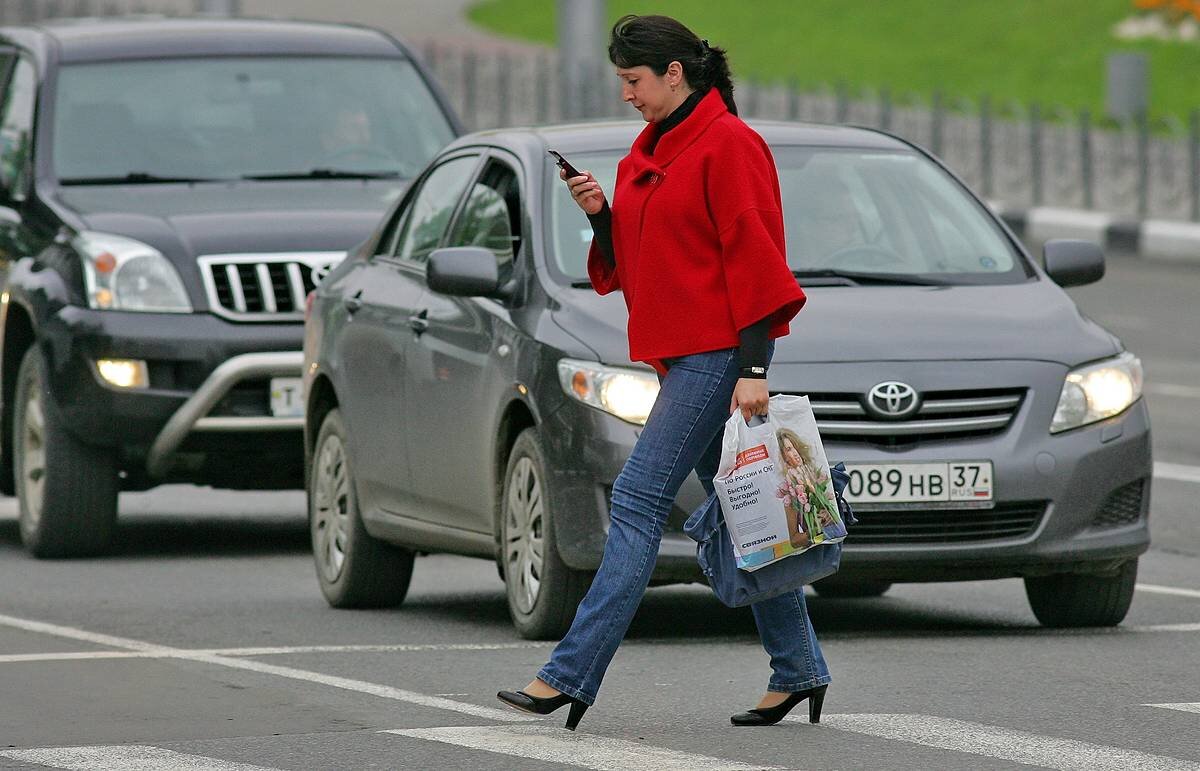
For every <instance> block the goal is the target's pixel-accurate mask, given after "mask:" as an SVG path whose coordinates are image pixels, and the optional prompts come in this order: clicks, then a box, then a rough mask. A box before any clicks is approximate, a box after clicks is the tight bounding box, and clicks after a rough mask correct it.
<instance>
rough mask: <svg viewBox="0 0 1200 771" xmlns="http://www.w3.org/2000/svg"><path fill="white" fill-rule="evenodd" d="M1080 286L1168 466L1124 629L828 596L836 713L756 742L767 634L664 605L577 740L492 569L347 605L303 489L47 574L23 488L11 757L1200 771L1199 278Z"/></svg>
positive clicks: (215, 496)
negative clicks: (543, 692) (330, 591)
mask: <svg viewBox="0 0 1200 771" xmlns="http://www.w3.org/2000/svg"><path fill="white" fill-rule="evenodd" d="M1072 294H1073V295H1074V296H1075V297H1076V298H1077V299H1078V300H1079V301H1080V303H1081V305H1082V307H1083V309H1084V311H1085V312H1086V313H1088V314H1089V315H1091V316H1093V317H1094V318H1096V319H1097V320H1099V321H1101V322H1102V323H1104V324H1106V325H1107V326H1109V327H1110V328H1111V329H1113V330H1114V331H1115V332H1117V333H1118V334H1120V335H1121V336H1122V337H1123V338H1124V340H1125V341H1126V343H1127V344H1128V346H1129V347H1130V348H1131V349H1132V350H1133V351H1134V352H1135V353H1137V354H1139V355H1140V356H1141V357H1142V358H1143V361H1144V363H1145V365H1146V370H1147V381H1148V387H1147V389H1148V390H1147V397H1146V398H1147V400H1148V402H1149V404H1150V409H1151V413H1152V418H1153V421H1154V431H1155V453H1156V455H1155V460H1156V462H1157V463H1159V464H1160V465H1159V467H1158V471H1159V473H1158V476H1157V477H1156V479H1155V483H1154V491H1153V513H1152V520H1151V521H1152V523H1153V528H1154V538H1155V544H1154V546H1153V547H1152V549H1151V551H1150V552H1149V553H1147V554H1146V555H1145V556H1144V557H1143V558H1142V561H1141V567H1140V574H1139V579H1138V580H1139V590H1138V592H1137V594H1136V596H1135V599H1134V603H1133V607H1132V609H1131V611H1130V614H1129V617H1128V618H1127V619H1126V622H1125V623H1124V624H1123V625H1122V626H1121V627H1119V628H1117V629H1114V630H1103V631H1095V630H1091V631H1077V632H1058V631H1050V630H1043V629H1041V628H1040V627H1038V625H1037V623H1036V622H1035V620H1034V618H1033V615H1032V613H1031V612H1030V610H1029V608H1028V606H1027V604H1026V601H1025V597H1024V592H1023V589H1022V586H1021V582H1020V581H1018V580H1005V581H994V582H970V583H958V584H912V585H903V586H897V587H894V588H893V589H892V590H891V591H890V592H889V593H888V594H887V595H885V596H884V597H882V598H877V599H867V600H830V599H824V598H819V597H813V598H812V599H811V600H810V604H809V607H810V612H811V614H812V618H813V622H814V625H815V626H816V629H817V632H818V635H819V636H820V638H821V640H822V644H823V647H824V651H825V655H826V658H827V659H828V661H829V664H830V667H831V670H832V672H833V677H834V682H833V684H832V685H831V687H830V690H829V693H828V696H827V698H826V702H825V714H824V716H823V718H822V722H821V724H820V725H817V726H813V725H809V724H808V723H807V722H799V721H789V722H786V723H784V724H781V725H779V726H776V727H773V728H767V729H758V730H752V729H737V728H733V727H732V726H730V725H729V723H728V715H729V714H731V713H732V712H735V711H739V710H741V709H743V708H745V707H747V706H753V703H754V702H755V701H756V700H757V698H758V696H759V695H760V692H761V690H762V688H763V687H764V685H765V680H766V676H767V673H768V671H769V670H768V666H767V660H766V655H765V654H764V653H763V651H762V649H761V648H760V646H759V645H758V641H757V636H756V634H755V631H754V624H753V620H752V618H751V617H750V615H749V614H748V613H747V612H744V611H733V610H729V609H726V608H724V607H722V606H720V605H719V604H718V603H717V602H716V601H715V600H714V599H712V597H711V595H710V593H709V592H708V590H707V589H704V588H702V587H698V586H688V587H667V588H661V589H652V590H651V591H650V592H649V594H648V595H647V597H646V600H645V601H644V603H643V605H642V607H641V609H640V611H639V613H638V616H637V618H636V619H635V621H634V625H633V628H632V630H631V633H630V635H629V638H628V640H627V642H626V644H625V645H624V646H623V647H622V648H621V651H620V652H619V653H618V655H617V658H616V660H615V661H614V663H613V666H612V668H611V669H610V671H609V676H608V678H607V679H606V681H605V684H604V687H603V689H602V690H601V693H600V699H599V701H598V703H597V705H596V706H595V707H594V708H593V709H592V710H591V711H590V712H589V713H588V714H587V715H586V716H585V717H584V719H583V722H582V724H581V726H580V731H579V732H578V733H575V734H571V733H569V732H566V731H563V730H562V729H561V727H560V726H561V723H560V722H559V721H560V720H562V719H564V717H565V715H562V716H556V717H552V718H547V719H525V716H524V715H521V714H519V713H516V712H512V711H508V710H501V709H499V708H498V707H499V705H498V702H496V700H495V696H494V694H495V692H496V690H497V689H498V688H502V687H519V686H522V685H524V684H525V683H526V682H528V680H529V677H530V676H531V675H532V673H533V672H534V671H535V669H536V668H537V667H538V666H539V665H540V664H541V663H542V662H543V661H544V660H545V658H546V656H547V655H548V654H549V651H550V648H551V645H550V644H548V643H530V642H526V641H523V640H520V639H519V638H518V637H517V636H516V635H515V634H514V632H513V631H512V628H511V626H510V625H509V622H508V619H507V615H506V610H505V604H504V597H503V588H502V586H501V584H500V582H499V580H498V579H497V577H496V572H495V568H494V566H492V565H491V564H489V563H487V562H483V561H475V560H466V559H461V558H455V557H445V556H436V557H426V558H423V559H421V560H419V561H418V563H417V569H416V574H415V577H414V581H413V587H412V591H411V592H410V595H409V600H408V602H407V603H406V604H405V606H404V607H403V608H401V609H398V610H394V611H380V612H374V611H334V610H331V609H329V608H328V607H327V606H326V605H325V604H324V602H323V600H322V599H321V597H320V594H319V592H318V590H317V586H316V580H315V577H314V576H313V569H312V565H311V560H310V557H309V555H308V541H307V534H306V531H305V528H304V524H303V519H302V516H303V515H302V511H303V497H302V495H301V494H299V493H278V494H274V493H273V494H254V495H246V494H234V493H222V492H213V491H208V490H201V489H197V488H189V487H175V488H165V489H162V490H159V491H155V492H152V493H147V494H140V495H128V496H125V497H124V498H123V499H122V524H121V530H120V548H119V551H118V553H117V554H115V555H113V556H111V557H106V558H103V559H94V560H79V561H66V562H40V561H35V560H31V559H28V558H26V557H25V556H24V555H23V554H22V553H21V551H20V548H19V542H18V537H17V531H16V523H15V521H14V519H13V505H12V501H11V500H0V587H2V589H0V768H40V767H45V766H49V767H55V768H105V769H108V768H128V769H183V768H187V769H214V770H217V769H252V768H276V769H326V768H328V769H350V768H432V767H435V766H436V767H459V768H466V769H513V768H518V769H542V768H570V767H585V768H605V769H647V770H648V769H655V771H657V770H658V769H676V768H677V769H737V768H747V769H748V768H767V767H774V768H789V769H799V768H805V769H834V768H841V769H850V768H911V769H930V768H937V769H959V768H1018V767H1026V766H1029V765H1034V766H1044V767H1050V768H1069V769H1089V770H1091V769H1122V771H1124V770H1125V769H1160V768H1189V769H1200V674H1197V673H1200V645H1197V644H1196V639H1197V635H1198V634H1200V525H1198V524H1197V515H1198V511H1197V509H1198V506H1197V504H1196V500H1197V497H1198V494H1200V441H1198V440H1197V439H1196V437H1197V431H1198V429H1200V344H1198V343H1197V341H1198V340H1200V314H1197V312H1196V310H1195V298H1196V297H1200V270H1196V269H1188V268H1184V267H1179V266H1161V265H1153V264H1149V265H1147V264H1142V263H1134V262H1120V261H1113V262H1112V263H1111V265H1110V275H1109V277H1108V278H1106V279H1105V280H1104V281H1103V282H1101V283H1100V284H1098V285H1096V286H1093V287H1085V288H1081V289H1078V290H1072ZM1189 480H1190V481H1189ZM1163 705H1171V706H1163ZM560 712H565V710H562V711H560ZM798 712H799V710H798Z"/></svg>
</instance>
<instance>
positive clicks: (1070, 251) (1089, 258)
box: [1042, 238, 1104, 286]
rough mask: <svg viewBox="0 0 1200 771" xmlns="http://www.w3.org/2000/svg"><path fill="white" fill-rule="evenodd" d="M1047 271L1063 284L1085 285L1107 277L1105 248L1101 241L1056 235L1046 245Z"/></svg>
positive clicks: (1055, 280)
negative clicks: (1101, 247) (1105, 275)
mask: <svg viewBox="0 0 1200 771" xmlns="http://www.w3.org/2000/svg"><path fill="white" fill-rule="evenodd" d="M1042 262H1043V264H1044V265H1045V266H1046V273H1047V274H1049V276H1050V278H1052V279H1054V283H1056V284H1058V285H1059V286H1082V285H1084V284H1091V283H1093V282H1095V281H1099V280H1100V279H1102V278H1104V252H1103V251H1101V250H1100V246H1099V244H1094V243H1092V242H1091V241H1079V240H1076V239H1073V238H1055V239H1052V240H1050V241H1047V242H1046V245H1045V246H1043V247H1042Z"/></svg>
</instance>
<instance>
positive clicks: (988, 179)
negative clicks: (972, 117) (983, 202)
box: [979, 94, 996, 198]
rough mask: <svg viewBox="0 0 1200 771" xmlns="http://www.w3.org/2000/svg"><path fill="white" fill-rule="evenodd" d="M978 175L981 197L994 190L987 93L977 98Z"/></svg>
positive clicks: (990, 124)
mask: <svg viewBox="0 0 1200 771" xmlns="http://www.w3.org/2000/svg"><path fill="white" fill-rule="evenodd" d="M979 177H980V179H982V180H983V197H984V198H991V197H992V196H993V195H994V194H995V192H996V185H995V180H994V179H993V177H992V99H991V97H989V96H988V95H987V94H984V95H983V98H982V99H980V100H979Z"/></svg>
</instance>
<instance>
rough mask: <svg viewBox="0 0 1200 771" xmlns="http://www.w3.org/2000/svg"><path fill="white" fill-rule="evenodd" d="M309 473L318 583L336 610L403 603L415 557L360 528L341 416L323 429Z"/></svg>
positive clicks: (331, 417)
mask: <svg viewBox="0 0 1200 771" xmlns="http://www.w3.org/2000/svg"><path fill="white" fill-rule="evenodd" d="M310 462H311V463H312V467H311V468H310V469H309V473H308V523H309V534H310V535H311V537H312V547H313V559H314V561H315V562H316V568H317V580H318V581H319V582H320V584H321V593H322V594H324V595H325V600H326V602H328V603H329V604H330V605H331V606H333V607H335V608H391V607H395V606H397V605H400V604H401V603H402V602H404V598H405V596H406V595H407V594H408V585H409V582H410V581H411V580H412V571H413V562H414V560H415V559H416V555H415V554H414V553H413V552H412V551H410V550H408V549H404V548H401V547H399V546H393V545H392V544H390V543H385V542H383V541H380V540H378V539H376V538H374V537H372V536H371V534H370V533H368V532H367V529H366V528H365V527H364V526H363V523H362V516H361V513H360V512H359V510H358V497H357V496H356V495H355V492H354V477H353V475H352V471H353V469H352V468H351V466H350V460H349V457H348V454H347V452H346V426H345V424H344V423H343V422H342V415H341V411H340V410H336V409H334V410H330V411H329V414H328V415H326V416H325V420H324V421H323V422H322V423H321V430H320V431H319V432H318V433H317V441H316V445H315V446H314V448H313V456H312V460H311V461H310Z"/></svg>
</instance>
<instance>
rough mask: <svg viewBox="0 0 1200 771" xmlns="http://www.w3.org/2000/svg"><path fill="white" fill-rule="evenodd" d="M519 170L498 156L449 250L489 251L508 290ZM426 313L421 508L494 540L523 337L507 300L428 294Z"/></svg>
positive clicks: (420, 396)
mask: <svg viewBox="0 0 1200 771" xmlns="http://www.w3.org/2000/svg"><path fill="white" fill-rule="evenodd" d="M515 169H516V165H515V163H512V162H510V161H508V160H503V159H501V158H497V157H493V158H490V159H489V160H488V161H487V162H485V164H484V166H483V169H482V172H481V173H480V175H479V176H478V178H477V179H476V180H475V182H474V184H473V185H472V186H471V190H470V192H469V194H468V196H467V199H466V201H465V202H464V204H463V206H462V209H461V210H460V211H459V213H458V214H457V215H456V216H455V221H454V224H453V225H452V226H451V228H450V232H449V234H448V236H447V238H446V240H445V242H444V245H445V246H480V247H484V248H486V249H488V250H489V251H490V252H491V253H492V255H493V258H494V259H495V260H496V261H497V263H498V266H499V269H500V276H501V281H502V282H504V281H507V280H508V279H510V278H511V277H512V275H513V273H514V268H515V266H516V262H515V260H514V257H515V256H516V255H518V254H519V253H520V250H521V244H522V237H521V230H522V223H523V221H522V207H521V191H520V184H519V181H518V180H519V175H518V174H517V172H516V170H515ZM419 306H420V310H419V311H418V314H419V315H420V316H421V317H422V318H423V319H424V322H425V323H424V331H422V332H420V333H419V334H418V335H417V338H416V341H415V342H414V343H413V347H412V353H411V356H410V361H409V367H408V377H409V400H410V401H411V402H412V403H413V405H414V407H415V409H414V410H413V411H412V413H411V415H410V421H411V423H410V426H411V427H412V430H411V431H409V432H408V434H407V436H408V439H409V445H408V447H409V450H408V452H409V459H410V463H411V466H412V470H413V492H414V494H415V495H416V496H417V497H418V499H419V501H418V503H419V505H420V506H421V507H422V508H426V509H428V510H430V511H436V512H438V517H439V520H441V521H444V522H446V523H447V524H452V525H454V526H455V527H460V528H462V529H465V530H471V531H474V532H477V533H488V534H490V533H491V532H492V528H493V519H494V503H495V499H496V489H495V483H496V476H495V470H494V466H495V457H494V440H495V437H494V436H493V432H494V427H495V425H496V411H497V409H498V408H499V406H500V405H502V404H503V403H504V402H505V397H506V396H507V395H509V394H510V393H512V391H513V388H514V384H515V377H516V376H515V369H514V364H513V361H514V359H515V358H516V355H515V352H516V351H517V350H518V341H517V332H516V329H515V328H514V327H513V325H512V321H511V317H510V314H509V309H508V307H507V306H506V304H505V303H504V302H502V301H499V300H495V299H489V298H483V297H449V296H446V295H441V294H438V293H436V292H433V291H431V290H428V289H426V292H425V294H424V296H423V297H422V298H421V300H420V302H419Z"/></svg>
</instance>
